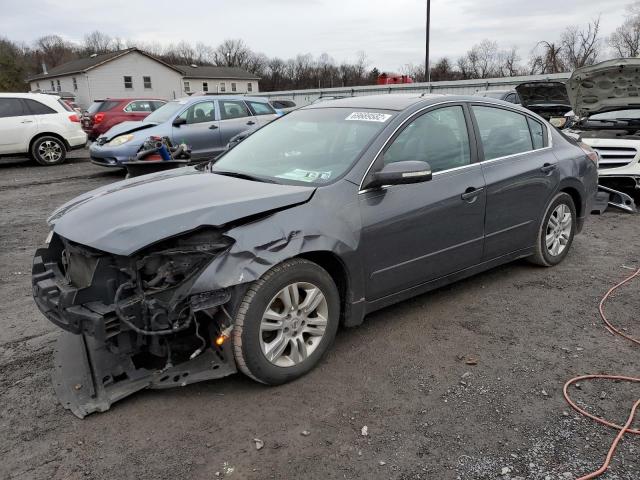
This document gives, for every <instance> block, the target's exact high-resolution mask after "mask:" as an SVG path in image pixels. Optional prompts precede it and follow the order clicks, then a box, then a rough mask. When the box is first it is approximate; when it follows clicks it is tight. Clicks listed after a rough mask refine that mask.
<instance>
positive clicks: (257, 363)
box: [232, 258, 340, 385]
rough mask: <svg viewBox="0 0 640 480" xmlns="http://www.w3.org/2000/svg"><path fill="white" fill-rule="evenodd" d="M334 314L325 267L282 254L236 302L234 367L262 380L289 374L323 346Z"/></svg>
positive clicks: (329, 339)
mask: <svg viewBox="0 0 640 480" xmlns="http://www.w3.org/2000/svg"><path fill="white" fill-rule="evenodd" d="M339 319H340V295H339V293H338V289H337V287H336V285H335V283H334V282H333V279H332V278H331V276H330V275H329V274H328V273H327V271H326V270H324V269H323V268H322V267H320V266H319V265H317V264H315V263H313V262H310V261H308V260H304V259H300V258H297V259H291V260H287V261H285V262H283V263H281V264H280V265H277V266H275V267H273V268H272V269H271V270H269V271H268V272H267V273H265V274H264V275H263V276H262V277H261V278H260V279H259V280H257V281H256V282H254V283H253V284H252V285H251V287H250V288H249V290H248V291H247V293H246V294H245V296H244V298H243V300H242V302H241V303H240V306H239V307H238V310H237V313H236V315H235V325H234V329H233V334H232V336H233V345H234V356H235V359H236V363H237V365H238V368H239V369H240V371H241V372H242V373H244V374H245V375H247V376H249V377H251V378H253V379H254V380H257V381H258V382H262V383H266V384H268V385H279V384H282V383H286V382H289V381H291V380H294V379H296V378H298V377H300V376H302V375H304V374H306V373H307V372H309V371H310V370H311V369H313V368H314V367H315V366H316V365H317V364H318V362H319V361H320V359H321V358H322V357H323V355H324V354H325V353H326V352H327V350H328V349H329V346H330V345H331V344H332V343H333V340H334V338H335V335H336V332H337V330H338V324H339Z"/></svg>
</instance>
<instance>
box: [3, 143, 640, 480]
mask: <svg viewBox="0 0 640 480" xmlns="http://www.w3.org/2000/svg"><path fill="white" fill-rule="evenodd" d="M81 156H82V152H81V153H80V154H76V158H75V159H73V160H72V161H71V162H70V163H68V164H65V165H62V166H59V167H48V168H44V167H35V166H32V165H30V164H28V163H22V162H17V161H11V160H9V161H7V160H4V161H3V162H2V163H1V164H0V200H1V202H2V206H3V208H2V212H0V225H1V226H2V228H1V229H0V245H1V246H2V248H1V251H0V255H1V261H0V299H1V300H0V309H1V310H0V313H1V315H0V459H1V460H0V478H10V479H21V480H22V479H80V478H82V479H87V478H89V479H92V478H95V479H111V478H120V479H165V478H166V479H173V478H190V479H212V478H238V479H245V478H246V479H270V478H274V479H292V478H313V479H315V478H318V479H332V478H336V479H337V478H363V479H372V478H376V479H377V478H381V479H383V478H384V479H386V478H392V479H496V478H501V479H507V478H511V479H515V478H520V479H525V478H526V479H570V478H575V477H576V476H579V474H583V473H586V472H589V471H591V470H593V469H595V468H597V467H598V466H599V465H600V463H601V462H602V460H603V458H604V456H605V454H606V451H607V449H608V447H609V444H610V442H611V440H612V438H613V437H614V436H615V432H613V431H612V430H608V429H606V428H605V427H602V426H599V425H597V424H594V423H593V422H592V421H590V420H588V419H585V418H582V417H580V416H578V415H577V414H574V413H573V411H570V409H569V408H568V406H567V405H566V404H565V402H564V400H563V397H562V385H563V383H564V382H565V381H566V380H568V379H569V378H571V377H573V376H575V375H579V374H585V373H601V372H602V373H605V372H606V373H616V374H621V375H630V376H638V359H639V358H640V350H639V349H638V348H634V346H633V345H630V343H629V342H626V341H624V340H621V339H618V338H615V337H612V336H611V335H609V334H607V333H606V331H605V330H604V328H603V326H602V324H601V322H600V320H599V317H598V314H597V304H598V301H599V299H600V297H601V296H602V295H603V293H604V292H605V291H606V290H607V289H608V288H609V286H611V285H612V284H614V283H616V282H617V281H618V280H620V279H622V278H623V277H625V276H627V275H628V274H629V273H630V270H628V269H627V268H624V267H625V266H626V267H635V266H640V258H639V256H638V252H640V235H639V233H640V228H639V227H640V216H631V215H627V214H624V213H618V212H615V211H608V212H607V213H606V214H605V215H603V216H600V217H596V216H593V217H591V218H590V219H589V221H588V223H587V225H586V228H585V231H584V233H583V234H582V235H580V236H578V237H577V238H576V241H575V243H574V246H573V249H572V251H571V253H570V254H569V256H568V257H567V259H566V261H565V262H564V263H563V264H561V265H560V266H558V267H556V268H553V269H542V268H537V267H533V266H531V265H529V264H527V263H526V262H517V263H514V264H511V265H508V266H504V267H501V268H497V269H494V270H492V271H490V272H487V273H484V274H482V275H478V276H476V277H474V278H471V279H469V280H466V281H463V282H460V283H457V284H455V285H452V286H450V287H447V288H443V289H440V290H438V291H436V292H433V293H430V294H427V295H422V296H420V297H417V298H415V299H413V300H410V301H407V302H404V303H402V304H399V305H396V306H394V307H390V308H387V309H385V310H383V311H380V312H377V313H375V314H373V315H371V316H369V317H368V318H367V320H366V321H365V323H364V325H362V326H361V327H359V328H356V329H349V330H343V331H341V332H339V334H338V338H337V340H336V343H335V345H334V348H333V349H332V351H331V352H330V354H329V355H328V356H327V358H326V359H325V360H324V361H323V362H322V363H321V365H320V366H319V367H318V368H316V369H315V370H314V371H313V372H311V374H309V375H307V376H306V377H304V378H302V379H300V380H298V381H296V382H293V383H291V384H288V385H284V386H281V387H265V386H263V385H259V384H256V383H254V382H252V381H250V380H248V379H247V378H244V377H243V376H241V375H235V376H233V377H229V378H227V379H223V380H220V381H212V382H206V383H201V384H196V385H191V386H188V387H185V388H182V389H174V390H166V391H158V390H156V391H145V392H141V393H139V394H136V395H134V396H132V397H130V398H128V399H126V400H124V401H122V402H120V403H118V404H116V405H115V406H114V407H113V408H112V409H111V410H110V411H109V412H107V413H103V414H94V415H91V416H89V417H87V418H86V419H84V420H78V419H77V418H75V417H74V416H72V415H71V414H70V413H69V412H68V411H66V410H64V409H63V408H62V407H61V406H60V405H59V404H58V403H57V401H56V398H55V396H54V393H53V389H52V386H51V383H50V375H51V366H52V351H53V345H54V341H55V339H56V337H57V335H58V332H57V331H56V328H54V326H53V325H52V324H50V323H49V322H48V321H46V320H45V319H44V317H43V316H42V315H41V314H40V313H39V312H38V311H37V309H36V307H35V305H34V303H33V300H32V298H31V296H30V274H29V272H30V263H31V258H32V255H33V252H34V249H35V248H36V246H38V245H39V244H40V242H41V241H43V240H44V238H45V236H46V234H47V227H46V225H45V218H46V216H47V214H48V213H49V212H51V210H53V209H54V208H55V207H56V206H58V205H59V204H61V203H63V202H64V201H66V200H68V199H70V198H72V197H74V196H75V195H78V194H80V193H82V192H84V191H86V190H89V189H92V188H95V187H98V186H100V185H104V184H107V183H110V182H114V181H117V180H119V179H120V178H122V174H121V173H119V172H112V171H105V170H104V169H102V168H100V167H95V166H92V165H91V164H89V163H88V162H86V160H82V159H81V158H78V157H81ZM639 286H640V280H638V281H635V282H634V283H632V284H631V285H629V286H628V287H627V288H626V289H625V290H624V291H623V292H621V293H620V294H617V295H615V296H614V298H613V299H612V302H611V304H610V306H609V307H608V312H609V313H610V315H611V318H612V319H613V320H615V322H616V323H617V324H618V325H621V326H623V327H625V328H627V329H628V331H629V332H630V333H632V334H634V335H636V336H637V337H638V336H640V326H638V323H637V322H638V314H637V312H638V311H639V309H640V297H639V296H638V295H637V292H638V287H639ZM473 358H474V359H477V364H476V365H468V364H467V361H469V360H470V359H473ZM469 363H474V362H473V361H471V362H469ZM581 387H582V388H581V389H580V390H577V389H574V390H573V396H574V397H575V398H576V399H578V400H579V401H580V402H582V404H583V405H585V406H586V407H588V409H589V410H590V411H592V412H595V413H597V414H601V415H604V416H606V417H607V418H609V419H612V420H615V421H617V422H624V420H625V419H626V418H627V415H628V411H629V408H630V407H631V405H632V403H633V401H634V400H635V399H637V398H639V397H640V387H638V386H637V385H636V386H634V385H624V384H620V383H605V382H594V383H589V384H587V383H585V384H583V385H582V386H581ZM602 392H605V394H604V395H603V394H602ZM639 424H640V420H638V421H636V425H639ZM364 426H367V430H368V435H366V436H363V435H362V428H363V427H364ZM303 432H304V433H303ZM256 438H257V439H260V440H261V441H262V442H264V447H263V448H261V449H260V450H257V449H256V446H255V443H254V440H253V439H256ZM639 453H640V438H638V437H637V436H636V437H635V438H627V439H625V440H624V441H623V442H622V443H621V446H620V449H619V451H618V453H617V455H616V457H615V460H614V462H613V465H612V469H611V470H610V472H609V473H607V474H606V475H605V476H603V477H602V478H605V479H629V480H631V479H638V478H640V454H639Z"/></svg>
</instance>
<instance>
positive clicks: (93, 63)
mask: <svg viewBox="0 0 640 480" xmlns="http://www.w3.org/2000/svg"><path fill="white" fill-rule="evenodd" d="M131 52H138V53H141V54H142V55H145V56H147V57H149V58H151V59H152V60H155V61H157V62H160V63H162V64H163V65H165V66H167V67H169V68H171V69H172V70H178V69H177V68H176V67H174V66H173V65H169V64H168V63H166V62H163V61H162V60H160V59H158V58H156V57H154V56H152V55H149V54H148V53H145V52H143V51H142V50H140V49H138V48H135V47H134V48H127V49H125V50H118V51H115V52H109V53H103V54H100V55H96V56H94V57H86V58H78V59H77V60H72V61H70V62H67V63H63V64H62V65H58V66H57V67H53V68H51V69H49V70H48V73H47V74H46V75H45V74H44V73H40V74H38V75H34V76H33V77H29V78H28V79H27V81H33V80H43V79H47V78H52V77H60V76H62V75H70V74H72V73H84V72H86V71H87V70H91V69H92V68H95V67H98V66H100V65H102V64H104V63H107V62H109V61H111V60H114V59H116V58H118V57H122V56H123V55H127V54H128V53H131ZM181 73H182V72H181Z"/></svg>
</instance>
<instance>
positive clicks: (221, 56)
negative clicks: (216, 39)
mask: <svg viewBox="0 0 640 480" xmlns="http://www.w3.org/2000/svg"><path fill="white" fill-rule="evenodd" d="M250 54H251V50H250V49H249V47H247V46H246V45H245V43H244V42H243V41H242V40H240V39H230V40H225V41H224V42H222V43H221V44H220V45H219V46H218V48H216V50H215V52H214V61H215V63H216V65H224V66H227V67H244V66H245V65H246V63H247V61H248V59H249V56H250Z"/></svg>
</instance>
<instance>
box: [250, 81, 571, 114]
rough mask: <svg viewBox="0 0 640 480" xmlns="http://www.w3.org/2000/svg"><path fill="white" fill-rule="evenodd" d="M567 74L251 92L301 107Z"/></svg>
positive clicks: (505, 85) (462, 91) (501, 85)
mask: <svg viewBox="0 0 640 480" xmlns="http://www.w3.org/2000/svg"><path fill="white" fill-rule="evenodd" d="M570 75H571V74H570V73H554V74H548V75H529V76H522V77H505V78H487V79H482V80H456V81H448V82H430V83H428V82H424V83H405V84H398V85H367V86H363V87H337V88H319V89H309V90H286V91H280V92H260V93H256V94H255V95H257V96H261V97H267V98H269V99H272V100H292V101H294V102H295V103H296V105H297V106H304V105H307V104H309V103H311V102H313V101H314V100H315V99H317V98H319V97H321V96H327V95H340V96H349V97H352V96H360V95H382V94H385V93H410V92H417V93H423V92H426V93H442V94H445V93H449V94H457V95H473V94H474V93H477V92H480V91H486V90H507V89H511V88H513V87H515V86H516V85H519V84H520V83H525V82H535V81H546V80H549V81H560V82H565V81H566V80H568V79H569V76H570Z"/></svg>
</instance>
